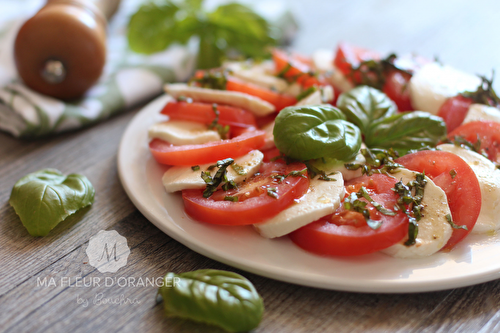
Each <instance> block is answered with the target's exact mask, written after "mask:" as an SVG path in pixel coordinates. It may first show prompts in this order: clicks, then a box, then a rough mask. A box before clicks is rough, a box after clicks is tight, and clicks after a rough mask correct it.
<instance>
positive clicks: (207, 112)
mask: <svg viewBox="0 0 500 333" xmlns="http://www.w3.org/2000/svg"><path fill="white" fill-rule="evenodd" d="M217 111H219V121H218V122H219V124H221V125H229V126H237V127H256V126H257V122H256V120H255V116H254V115H253V113H251V112H248V111H245V110H243V109H240V108H237V107H233V106H227V105H220V104H218V105H217ZM161 113H162V114H165V115H168V116H169V117H170V119H172V120H187V121H196V122H198V123H203V124H210V123H211V122H212V121H213V120H214V119H215V112H214V108H213V104H211V103H199V102H192V103H188V102H169V103H167V104H166V105H165V107H164V108H163V110H161Z"/></svg>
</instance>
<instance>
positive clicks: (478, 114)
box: [463, 104, 500, 124]
mask: <svg viewBox="0 0 500 333" xmlns="http://www.w3.org/2000/svg"><path fill="white" fill-rule="evenodd" d="M477 120H484V121H496V122H497V123H500V110H499V109H497V108H495V107H492V106H487V105H483V104H472V105H471V106H469V111H468V112H467V116H465V119H464V122H463V124H465V123H470V122H471V121H477Z"/></svg>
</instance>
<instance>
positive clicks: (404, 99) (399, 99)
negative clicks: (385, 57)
mask: <svg viewBox="0 0 500 333" xmlns="http://www.w3.org/2000/svg"><path fill="white" fill-rule="evenodd" d="M410 79H411V74H408V73H405V72H402V71H399V70H391V71H389V72H388V73H387V74H386V76H385V84H384V88H383V89H382V91H383V92H384V93H385V94H386V95H387V96H388V97H389V98H390V99H392V100H393V101H394V103H396V105H397V106H398V110H399V111H412V110H413V107H412V105H411V100H410V89H409V83H410Z"/></svg>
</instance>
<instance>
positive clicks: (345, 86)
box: [327, 66, 354, 92]
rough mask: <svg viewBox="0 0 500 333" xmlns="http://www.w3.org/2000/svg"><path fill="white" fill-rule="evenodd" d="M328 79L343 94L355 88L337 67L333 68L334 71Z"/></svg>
mask: <svg viewBox="0 0 500 333" xmlns="http://www.w3.org/2000/svg"><path fill="white" fill-rule="evenodd" d="M327 79H328V81H329V82H330V83H331V84H332V85H333V86H334V87H335V89H339V90H340V91H341V92H346V91H349V90H351V89H353V88H354V85H353V84H352V83H351V81H349V80H348V79H347V78H346V77H345V76H344V74H342V72H341V71H340V70H339V69H338V68H337V67H335V66H333V71H332V73H331V75H329V76H328V77H327Z"/></svg>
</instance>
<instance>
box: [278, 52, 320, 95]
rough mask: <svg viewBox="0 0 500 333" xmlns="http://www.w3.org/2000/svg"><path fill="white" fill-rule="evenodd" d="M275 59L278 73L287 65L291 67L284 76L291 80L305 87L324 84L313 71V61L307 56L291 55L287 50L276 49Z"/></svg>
mask: <svg viewBox="0 0 500 333" xmlns="http://www.w3.org/2000/svg"><path fill="white" fill-rule="evenodd" d="M273 61H274V65H275V68H276V73H282V72H283V71H284V70H285V69H286V67H289V69H288V70H287V71H286V73H284V75H283V76H284V77H285V78H286V79H289V80H291V81H297V82H298V83H299V84H300V85H302V86H303V87H304V88H309V87H311V86H319V85H322V83H321V82H320V80H319V79H318V78H317V77H315V76H314V74H313V73H312V69H311V66H310V63H311V61H310V60H309V59H307V58H305V57H302V56H300V55H297V54H293V55H289V54H288V53H287V52H284V51H281V50H278V49H274V50H273Z"/></svg>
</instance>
